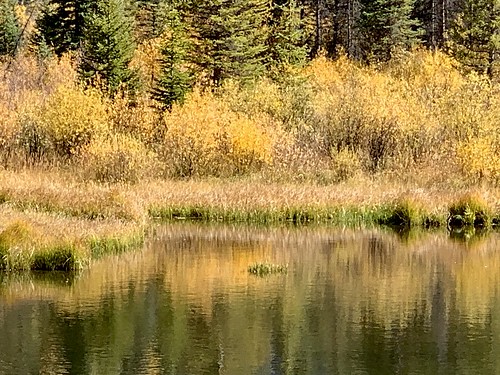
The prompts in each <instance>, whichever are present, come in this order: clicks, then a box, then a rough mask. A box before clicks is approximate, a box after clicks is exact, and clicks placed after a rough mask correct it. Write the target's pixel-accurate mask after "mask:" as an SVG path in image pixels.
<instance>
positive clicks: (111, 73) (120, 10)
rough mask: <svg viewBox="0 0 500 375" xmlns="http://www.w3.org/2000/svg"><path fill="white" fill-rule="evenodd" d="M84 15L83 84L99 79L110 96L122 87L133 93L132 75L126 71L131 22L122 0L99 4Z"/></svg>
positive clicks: (130, 48)
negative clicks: (131, 90)
mask: <svg viewBox="0 0 500 375" xmlns="http://www.w3.org/2000/svg"><path fill="white" fill-rule="evenodd" d="M94 7H95V9H94V10H93V11H92V12H89V13H86V14H85V30H84V35H83V39H82V46H81V61H80V64H79V73H80V76H81V78H82V79H83V80H84V81H87V82H92V81H93V80H95V79H96V78H99V79H101V80H102V81H103V82H102V83H103V84H104V87H105V88H106V89H107V90H108V92H109V93H110V94H111V95H113V94H114V93H115V92H116V90H117V89H118V88H119V87H120V86H121V85H122V84H124V85H125V86H126V87H127V88H128V89H133V88H134V85H135V83H136V80H135V78H136V77H135V74H134V72H133V71H132V70H130V68H129V63H130V61H131V59H132V55H133V53H134V48H135V45H134V42H133V39H132V32H131V26H132V22H131V18H130V17H128V15H127V12H126V9H125V2H124V1H123V0H99V1H96V2H95V4H94Z"/></svg>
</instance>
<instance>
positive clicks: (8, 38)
mask: <svg viewBox="0 0 500 375" xmlns="http://www.w3.org/2000/svg"><path fill="white" fill-rule="evenodd" d="M16 4H17V1H16V0H0V55H10V56H13V55H14V54H15V52H16V47H17V43H18V40H19V37H20V35H21V28H20V27H19V23H18V21H17V18H16V14H15V11H14V9H15V6H16Z"/></svg>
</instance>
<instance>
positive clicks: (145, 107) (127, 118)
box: [109, 95, 160, 144]
mask: <svg viewBox="0 0 500 375" xmlns="http://www.w3.org/2000/svg"><path fill="white" fill-rule="evenodd" d="M109 116H110V122H111V125H112V127H113V130H114V131H116V132H120V133H123V134H130V135H133V136H134V137H136V138H138V139H140V140H141V141H143V142H144V143H146V144H151V143H153V142H154V141H155V136H156V132H157V131H158V122H159V120H160V116H159V115H158V113H157V111H156V110H155V108H154V107H153V103H152V101H151V99H149V98H148V97H147V96H145V95H140V96H138V97H136V98H134V100H131V99H130V98H129V97H128V96H127V95H117V96H116V97H115V98H114V99H113V102H112V103H110V107H109Z"/></svg>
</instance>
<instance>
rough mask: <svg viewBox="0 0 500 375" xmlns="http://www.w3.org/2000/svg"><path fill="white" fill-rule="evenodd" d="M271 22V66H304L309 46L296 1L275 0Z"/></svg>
mask: <svg viewBox="0 0 500 375" xmlns="http://www.w3.org/2000/svg"><path fill="white" fill-rule="evenodd" d="M272 5H273V8H272V11H271V17H270V22H269V29H270V30H269V37H268V41H267V43H268V51H267V56H268V61H269V65H270V66H275V67H278V68H279V67H280V66H283V65H302V64H303V63H305V61H306V58H307V46H306V44H305V38H304V33H303V28H302V21H301V18H300V12H301V9H300V7H299V6H298V4H297V1H296V0H275V1H274V2H273V4H272Z"/></svg>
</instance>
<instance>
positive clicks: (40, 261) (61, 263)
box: [29, 244, 83, 271]
mask: <svg viewBox="0 0 500 375" xmlns="http://www.w3.org/2000/svg"><path fill="white" fill-rule="evenodd" d="M78 254H79V251H78V249H77V247H76V246H75V245H72V244H60V245H56V246H54V247H48V248H46V249H44V250H43V251H40V252H37V253H34V254H33V258H32V260H31V264H30V267H29V268H30V269H31V270H37V271H72V270H78V269H80V268H83V261H82V259H80V257H79V256H78Z"/></svg>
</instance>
